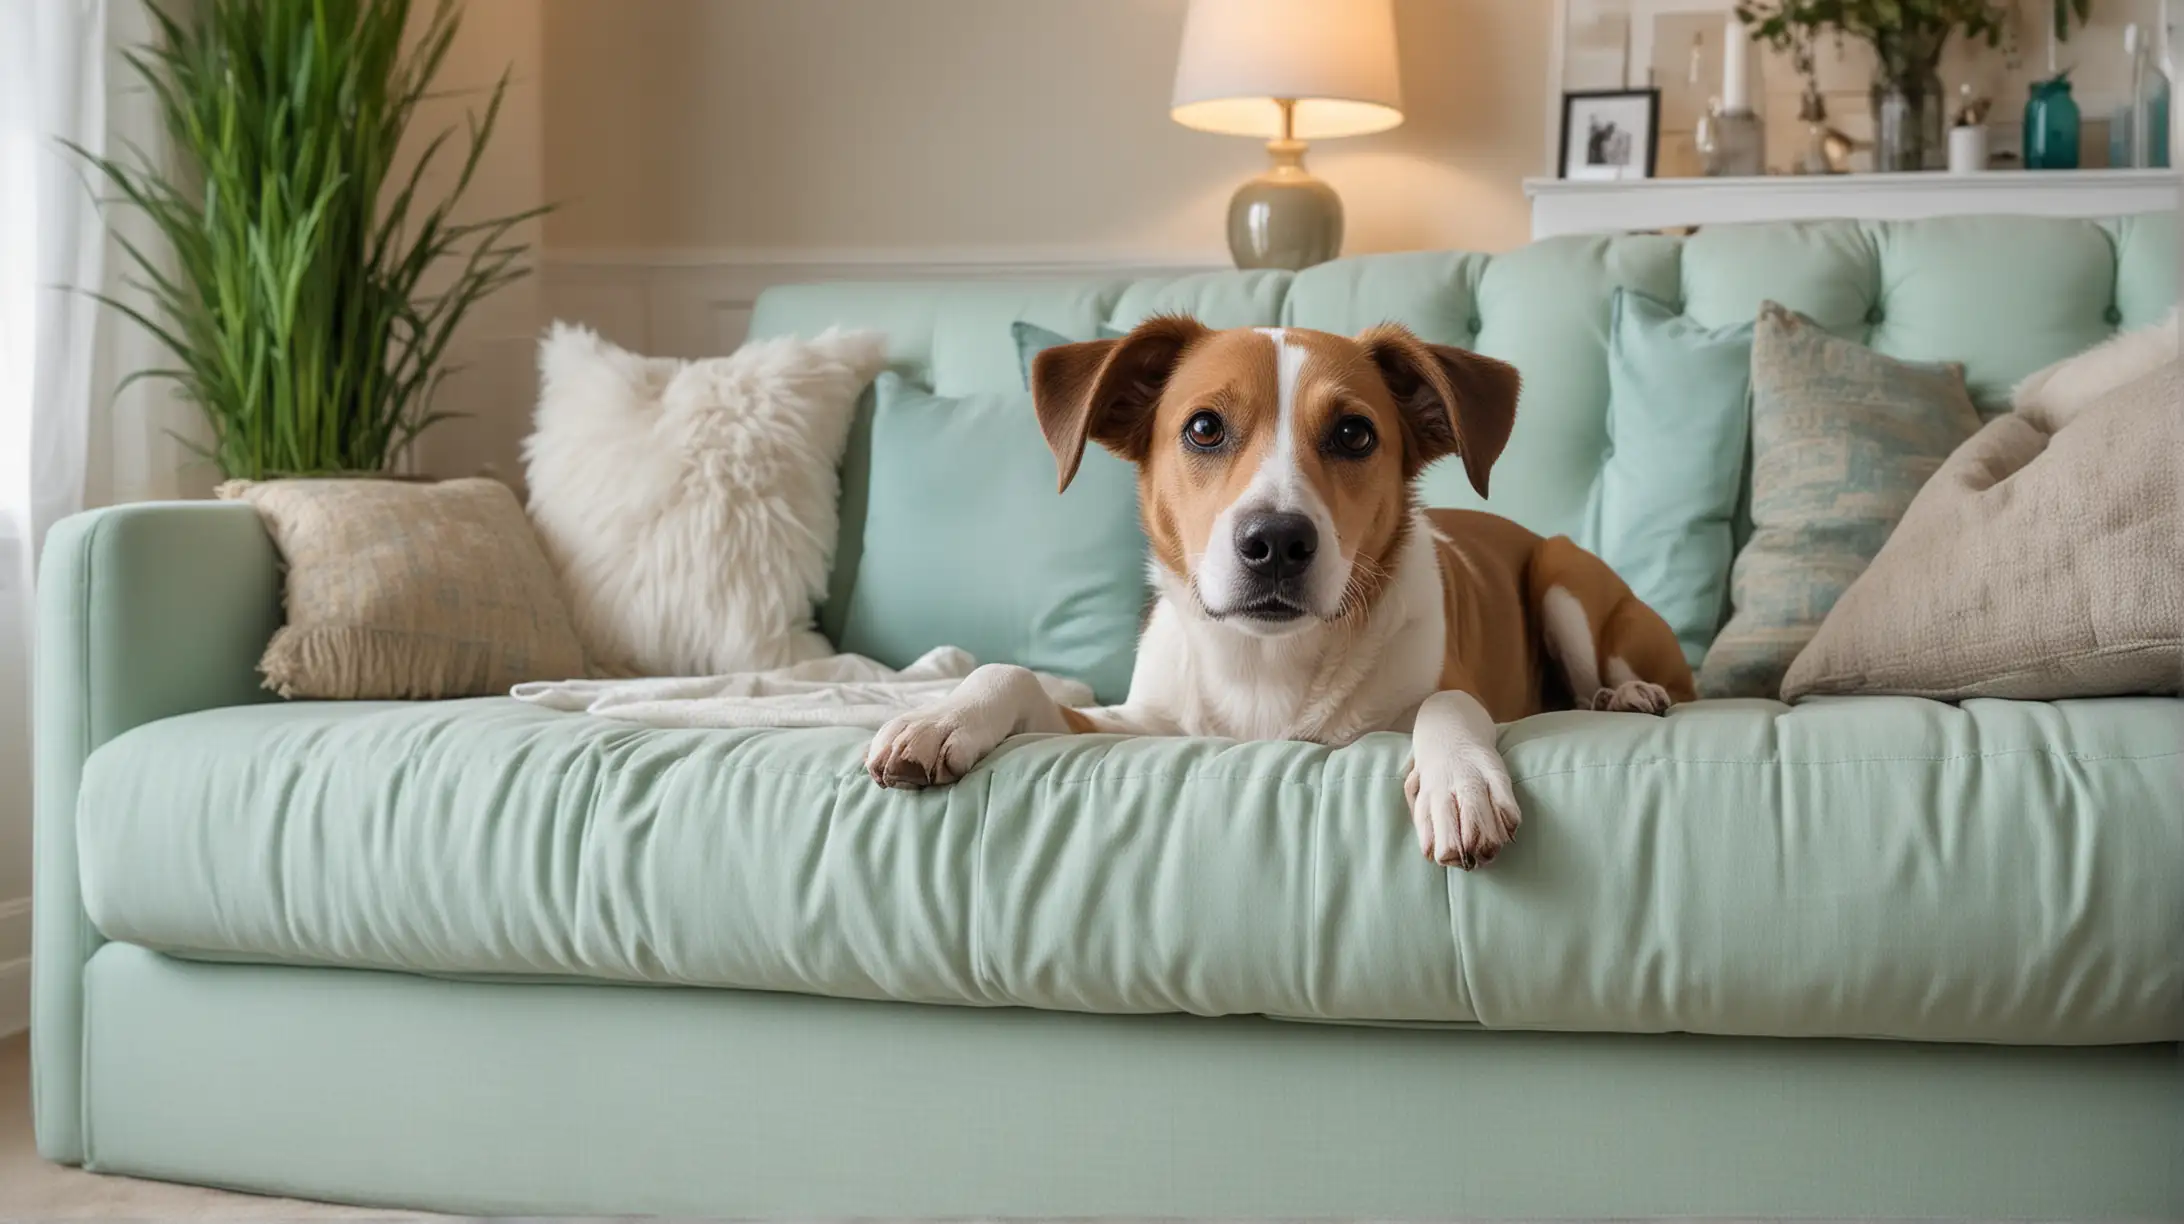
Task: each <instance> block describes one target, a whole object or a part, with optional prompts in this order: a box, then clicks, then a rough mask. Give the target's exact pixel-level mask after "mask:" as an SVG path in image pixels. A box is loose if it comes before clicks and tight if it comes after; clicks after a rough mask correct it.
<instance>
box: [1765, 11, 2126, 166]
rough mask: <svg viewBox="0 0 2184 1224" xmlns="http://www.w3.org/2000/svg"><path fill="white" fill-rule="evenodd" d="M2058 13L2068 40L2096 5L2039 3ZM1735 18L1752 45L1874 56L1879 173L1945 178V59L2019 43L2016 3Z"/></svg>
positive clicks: (2058, 25) (2057, 31)
mask: <svg viewBox="0 0 2184 1224" xmlns="http://www.w3.org/2000/svg"><path fill="white" fill-rule="evenodd" d="M2037 2H2038V3H2041V4H2043V5H2047V4H2052V6H2053V34H2054V37H2055V38H2057V39H2062V38H2068V37H2069V34H2070V23H2071V21H2072V19H2073V18H2075V19H2076V20H2078V21H2081V22H2082V21H2084V20H2085V18H2086V15H2087V13H2088V12H2089V11H2090V10H2091V7H2092V0H2037ZM1737 18H1738V20H1740V21H1742V22H1744V23H1745V24H1746V25H1748V26H1750V27H1751V29H1752V37H1753V38H1754V39H1757V40H1760V41H1763V42H1766V43H1768V44H1769V45H1770V46H1773V47H1775V48H1776V49H1778V50H1781V51H1786V52H1794V51H1795V50H1796V48H1797V47H1798V46H1799V45H1800V44H1804V45H1809V44H1810V42H1811V40H1812V39H1813V38H1814V37H1815V36H1817V35H1821V34H1828V35H1833V36H1834V37H1836V38H1838V39H1841V38H1851V39H1855V40H1857V41H1859V42H1863V43H1865V44H1867V45H1869V46H1871V47H1872V48H1873V55H1874V60H1875V62H1876V65H1877V66H1876V68H1875V72H1874V79H1873V90H1872V97H1873V132H1874V145H1873V168H1874V169H1875V170H1939V169H1942V168H1943V167H1944V166H1945V165H1946V164H1947V162H1948V144H1947V135H1946V131H1945V126H1944V125H1945V122H1946V120H1945V112H1946V110H1947V106H1948V98H1947V96H1946V94H1945V92H1944V91H1943V88H1942V84H1941V72H1940V68H1941V54H1942V51H1943V50H1944V49H1945V48H1946V47H1947V46H1948V44H1949V40H1950V39H1951V38H1952V37H1955V36H1958V35H1962V36H1963V37H1965V38H1968V39H1973V40H1975V41H1978V42H1981V43H1984V44H1985V45H1986V46H1989V47H2001V46H2004V45H2005V44H2008V43H2011V42H2013V41H2014V37H2015V29H2016V20H2015V18H2016V6H2015V3H2013V0H1739V3H1738V4H1737Z"/></svg>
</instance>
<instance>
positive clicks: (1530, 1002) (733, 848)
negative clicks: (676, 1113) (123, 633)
mask: <svg viewBox="0 0 2184 1224" xmlns="http://www.w3.org/2000/svg"><path fill="white" fill-rule="evenodd" d="M865 738H866V737H865V734H864V733H862V732H858V731H849V730H842V731H829V730H820V731H760V732H748V731H746V732H727V731H678V730H658V729H649V728H640V727H634V726H629V725H625V724H618V723H615V722H611V721H607V720H603V719H597V718H588V717H584V716H580V715H567V714H557V713H553V712H548V711H543V710H539V709H536V708H532V707H528V706H524V705H520V704H518V703H516V702H513V701H509V700H506V699H499V698H485V699H478V700H473V701H455V702H437V703H427V704H391V703H349V704H331V703H329V704H309V703H295V704H287V705H259V706H251V707H244V708H231V709H221V710H213V711H207V712H204V713H198V714H190V715H185V716H181V717H176V718H170V719H166V720H164V721H160V722H155V723H151V724H148V725H146V726H142V727H139V728H137V729H135V730H133V731H130V732H128V733H127V734H125V735H122V736H121V737H119V738H117V739H115V740H113V741H112V742H110V743H108V744H106V745H105V746H104V747H101V748H100V749H99V750H98V751H97V752H96V753H94V754H93V755H92V756H91V758H90V759H89V761H88V763H87V765H86V769H85V777H84V785H83V790H82V800H81V806H80V809H79V816H78V819H79V824H80V829H79V832H80V835H81V840H82V859H81V863H82V875H83V885H84V892H85V897H86V900H87V910H88V912H89V914H90V916H91V918H92V919H93V921H94V922H95V923H96V925H97V926H98V928H99V929H100V930H101V931H102V932H103V933H104V934H105V935H106V936H107V937H108V938H111V939H116V940H125V941H129V942H132V943H137V944H141V945H145V946H148V947H152V948H155V949H161V950H165V951H169V952H174V953H178V954H183V955H191V956H202V957H212V958H225V959H243V960H250V961H263V962H278V963H298V964H330V965H347V966H358V967H372V968H380V969H394V970H407V971H413V972H419V973H431V974H453V975H473V974H477V975H502V974H505V975H522V976H525V977H535V976H547V977H569V978H585V979H600V980H609V981H619V982H631V983H665V984H684V985H704V986H734V987H749V988H757V989H766V990H784V991H799V992H808V993H814V994H826V995H840V996H849V997H856V998H876V999H877V998H886V999H901V1000H911V1001H922V1002H931V1003H950V1004H971V1005H1023V1006H1030V1007H1040V1008H1054V1009H1065V1010H1077V1011H1097V1012H1126V1013H1127V1012H1194V1013H1201V1014H1209V1015H1210V1014H1220V1013H1267V1014H1272V1015H1279V1016H1290V1017H1298V1018H1310V1019H1324V1020H1345V1021H1396V1022H1475V1023H1479V1024H1484V1025H1487V1026H1490V1027H1495V1028H1537V1029H1577V1030H1614V1031H1663V1030H1689V1031H1697V1032H1710V1033H1739V1034H1753V1035H1778V1036H1806V1035H1860V1036H1883V1037H1900V1038H1912V1039H1928V1040H1942V1041H1996V1042H2021V1043H2066V1044H2067V1043H2101V1042H2144V1041H2157V1040H2159V1041H2166V1040H2175V1039H2177V1038H2179V1037H2184V958H2179V957H2178V956H2177V955H2176V946H2175V935H2176V932H2177V931H2178V930H2180V929H2184V785H2180V776H2184V759H2180V755H2179V752H2180V745H2184V702H2179V701H2176V700H2173V699H2156V698H2145V699H2132V698H2115V699H2107V700H2092V701H2078V702H2062V703H2056V704H2036V703H2017V702H2003V701H1971V702H1966V703H1965V704H1964V705H1963V706H1962V707H1955V706H1949V705H1942V704H1938V703H1934V702H1928V701H1922V700H1917V699H1910V698H1845V699H1824V700H1819V701H1814V702H1811V703H1808V704H1806V705H1803V706H1800V707H1798V708H1796V709H1791V708H1789V707H1786V706H1782V705H1780V704H1777V703H1774V702H1768V701H1756V700H1754V701H1727V702H1703V703H1698V704H1694V705H1690V706H1685V707H1682V708H1679V709H1677V710H1676V711H1674V712H1673V713H1672V714H1671V715H1670V716H1669V717H1668V718H1666V719H1656V718H1648V717H1644V716H1639V715H1628V714H1592V713H1569V714H1552V715H1545V716H1541V717H1537V718H1532V719H1528V720H1526V721H1524V722H1521V723H1516V724H1512V725H1510V726H1507V727H1504V728H1503V730H1502V747H1503V751H1504V753H1505V754H1506V756H1507V757H1508V759H1509V762H1510V766H1511V772H1512V774H1513V776H1514V777H1515V779H1516V782H1517V790H1518V796H1519V799H1520V800H1521V802H1522V803H1523V804H1524V808H1525V814H1526V819H1525V825H1524V828H1523V830H1522V831H1521V833H1520V834H1519V836H1518V838H1517V840H1516V843H1515V844H1514V845H1513V846H1512V847H1511V849H1510V850H1509V852H1507V853H1505V854H1504V855H1502V857H1501V858H1500V860H1499V861H1497V862H1496V863H1495V864H1494V865H1493V867H1492V868H1490V869H1488V870H1485V871H1482V872H1478V873H1473V874H1465V873H1462V872H1457V871H1450V870H1445V869H1442V868H1437V867H1434V866H1432V865H1430V864H1428V863H1426V862H1424V861H1423V860H1421V859H1420V858H1419V856H1418V852H1417V848H1416V845H1415V844H1414V841H1413V835H1412V831H1411V824H1410V821H1409V819H1408V818H1407V817H1406V816H1405V814H1404V809H1403V801H1402V794H1401V790H1402V787H1401V778H1402V772H1403V767H1404V762H1405V758H1406V755H1407V753H1408V744H1407V741H1406V740H1405V738H1404V737H1401V736H1397V735H1377V736H1372V737H1368V738H1367V739H1365V740H1363V741H1361V742H1359V743H1357V744H1355V745H1353V746H1351V747H1348V748H1343V749H1339V750H1330V749H1326V748H1320V747H1316V746H1313V745H1308V744H1299V743H1249V744H1239V743H1234V742H1230V741H1224V740H1210V739H1123V738H1117V737H1110V736H1076V737H1029V736H1027V737H1021V738H1018V739H1015V740H1012V741H1010V742H1009V743H1007V744H1005V745H1004V746H1003V747H1002V748H1001V749H1000V751H998V752H997V753H996V754H995V755H994V756H993V757H992V758H990V759H989V760H988V761H987V762H986V763H985V764H982V765H981V766H979V767H978V768H977V769H976V770H974V771H973V772H972V773H971V774H970V776H969V777H967V778H966V779H965V780H964V781H963V782H962V783H960V784H958V785H957V786H955V787H953V788H949V789H943V790H932V791H925V792H919V793H912V792H901V791H886V790H881V789H878V788H876V787H874V786H873V785H872V784H871V783H870V782H869V781H868V780H867V779H866V777H865V775H864V773H863V770H862V768H861V767H860V765H859V754H860V751H861V748H862V746H863V743H864V740H865Z"/></svg>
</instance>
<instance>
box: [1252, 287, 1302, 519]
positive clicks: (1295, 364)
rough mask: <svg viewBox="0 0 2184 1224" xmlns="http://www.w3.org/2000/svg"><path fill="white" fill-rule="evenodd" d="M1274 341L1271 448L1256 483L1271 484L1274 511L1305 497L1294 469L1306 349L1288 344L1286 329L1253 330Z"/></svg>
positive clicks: (1294, 506)
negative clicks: (1298, 406) (1273, 405)
mask: <svg viewBox="0 0 2184 1224" xmlns="http://www.w3.org/2000/svg"><path fill="white" fill-rule="evenodd" d="M1254 330H1256V331H1257V332H1258V333H1259V334H1260V335H1262V336H1265V337H1266V338H1267V339H1268V340H1271V341H1273V342H1274V386H1275V413H1274V446H1273V448H1272V449H1271V450H1269V451H1268V452H1267V456H1266V458H1265V459H1264V460H1263V461H1262V462H1261V466H1260V468H1259V480H1258V481H1255V482H1253V483H1255V484H1258V483H1262V482H1263V483H1267V484H1271V485H1272V486H1273V488H1272V489H1271V490H1270V492H1271V493H1272V495H1273V498H1274V506H1273V508H1274V509H1277V510H1295V509H1299V508H1300V507H1299V506H1298V505H1296V504H1295V503H1296V501H1297V500H1298V499H1299V498H1301V497H1303V496H1304V494H1305V489H1304V487H1303V485H1304V473H1303V472H1302V471H1300V470H1299V469H1298V467H1297V427H1296V418H1297V383H1298V381H1299V380H1300V378H1301V377H1302V375H1303V372H1304V359H1305V356H1306V353H1305V348H1304V346H1303V345H1301V344H1291V343H1290V342H1289V333H1288V329H1286V328H1280V327H1261V328H1256V329H1254Z"/></svg>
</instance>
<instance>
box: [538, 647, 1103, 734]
mask: <svg viewBox="0 0 2184 1224" xmlns="http://www.w3.org/2000/svg"><path fill="white" fill-rule="evenodd" d="M977 666H978V660H976V659H974V658H972V657H971V656H970V655H969V654H968V653H967V652H965V651H962V650H958V649H957V648H955V647H953V646H941V647H937V648H935V649H933V650H929V651H927V652H925V654H924V656H923V657H921V658H920V659H918V661H917V662H915V663H912V664H911V665H910V666H908V667H906V668H903V669H902V670H901V671H896V670H894V669H893V668H890V667H885V666H882V665H881V664H878V663H875V662H873V661H872V660H870V659H867V658H865V657H864V656H863V655H852V654H842V655H829V656H828V657H826V658H823V659H809V660H806V661H805V662H802V663H798V664H795V665H793V666H789V667H782V668H776V669H774V670H773V671H762V672H734V673H731V674H728V675H724V676H677V677H667V678H656V679H642V680H557V681H536V682H533V683H529V684H519V685H517V686H516V687H514V688H513V689H510V690H509V695H510V696H512V697H514V698H516V699H517V700H519V701H528V702H531V703H533V704H534V705H542V706H545V707H546V708H548V709H551V710H567V711H570V712H571V713H581V714H596V715H599V716H600V717H602V718H614V719H620V720H621V721H623V722H633V723H643V724H645V725H646V726H651V727H865V728H869V729H871V730H878V729H879V728H880V726H881V724H883V723H885V722H886V721H887V720H888V719H890V718H893V717H894V716H895V715H897V714H900V713H903V712H904V711H906V710H913V709H916V708H918V707H919V706H923V705H928V704H930V703H932V702H935V701H938V700H940V699H941V698H943V697H946V696H947V695H948V694H950V693H952V692H954V691H955V687H956V685H958V684H961V683H962V682H963V678H964V677H965V676H968V675H970V674H971V669H973V668H975V667H977ZM1039 683H1040V684H1041V685H1043V686H1044V687H1045V688H1046V691H1047V695H1048V696H1049V697H1052V698H1053V699H1054V700H1055V701H1057V702H1060V703H1061V704H1063V705H1068V706H1087V705H1091V704H1092V690H1091V689H1089V688H1087V687H1085V685H1083V684H1082V683H1079V682H1078V681H1075V680H1065V679H1063V678H1061V677H1059V676H1049V675H1045V674H1040V675H1039Z"/></svg>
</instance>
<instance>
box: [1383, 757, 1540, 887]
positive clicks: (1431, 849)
mask: <svg viewBox="0 0 2184 1224" xmlns="http://www.w3.org/2000/svg"><path fill="white" fill-rule="evenodd" d="M1403 798H1404V799H1405V800H1406V801H1407V802H1408V803H1409V804H1410V813H1411V823H1412V824H1413V825H1415V826H1416V827H1417V830H1418V850H1419V852H1420V853H1422V854H1424V855H1425V856H1426V857H1427V858H1429V859H1431V860H1433V861H1434V862H1436V863H1439V864H1440V865H1442V866H1443V867H1461V868H1463V869H1464V870H1465V871H1469V870H1471V869H1472V868H1474V867H1484V866H1486V865H1487V864H1488V863H1491V862H1493V861H1494V856H1495V855H1497V854H1500V853H1501V849H1502V847H1503V846H1506V845H1508V844H1509V839H1510V838H1512V837H1514V836H1516V832H1517V826H1518V825H1519V824H1522V823H1523V822H1524V815H1523V813H1521V812H1519V811H1518V810H1517V795H1516V789H1515V788H1514V787H1512V786H1511V785H1510V783H1509V771H1508V770H1507V769H1506V768H1504V767H1503V765H1502V762H1501V758H1500V757H1498V756H1495V755H1493V754H1491V753H1481V752H1466V753H1464V754H1462V755H1461V756H1458V757H1457V758H1455V759H1453V760H1450V761H1446V762H1442V763H1441V764H1440V765H1439V766H1438V767H1436V768H1432V769H1430V770H1421V769H1420V768H1419V766H1418V762H1417V760H1416V759H1413V760H1412V761H1411V763H1410V769H1409V770H1408V772H1406V773H1405V774H1404V775H1403Z"/></svg>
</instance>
